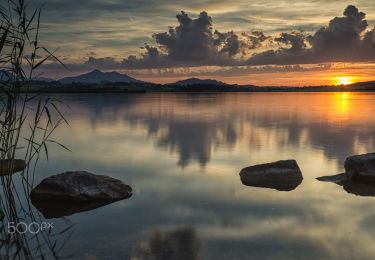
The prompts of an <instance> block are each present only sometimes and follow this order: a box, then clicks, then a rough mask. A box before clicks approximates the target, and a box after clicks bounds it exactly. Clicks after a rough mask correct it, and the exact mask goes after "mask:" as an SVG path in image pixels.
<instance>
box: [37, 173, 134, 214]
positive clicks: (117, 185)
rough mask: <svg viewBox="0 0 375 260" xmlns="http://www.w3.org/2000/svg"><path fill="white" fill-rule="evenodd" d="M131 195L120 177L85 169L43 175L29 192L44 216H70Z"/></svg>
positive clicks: (130, 191) (129, 189) (130, 189)
mask: <svg viewBox="0 0 375 260" xmlns="http://www.w3.org/2000/svg"><path fill="white" fill-rule="evenodd" d="M131 196H132V188H131V187H130V186H128V185H126V184H124V183H123V182H121V181H120V180H116V179H113V178H111V177H108V176H104V175H95V174H92V173H89V172H85V171H76V172H65V173H61V174H58V175H54V176H51V177H48V178H46V179H44V180H43V181H42V182H41V183H40V184H39V185H38V186H36V187H35V188H34V189H33V190H32V191H31V194H30V198H31V201H32V203H33V204H34V206H35V207H36V208H38V209H39V210H40V211H41V212H42V213H43V214H44V215H45V217H49V218H52V217H61V216H68V215H71V214H74V213H77V212H82V211H87V210H91V209H94V208H98V207H101V206H104V205H106V204H109V203H112V202H115V201H118V200H122V199H126V198H129V197H131Z"/></svg>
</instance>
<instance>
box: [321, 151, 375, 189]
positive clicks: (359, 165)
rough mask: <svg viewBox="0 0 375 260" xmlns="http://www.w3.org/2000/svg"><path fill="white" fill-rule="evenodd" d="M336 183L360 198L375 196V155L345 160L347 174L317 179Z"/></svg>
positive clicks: (358, 156) (357, 156)
mask: <svg viewBox="0 0 375 260" xmlns="http://www.w3.org/2000/svg"><path fill="white" fill-rule="evenodd" d="M317 179H318V180H320V181H327V182H334V183H336V184H338V185H340V186H342V187H343V188H344V190H345V191H347V192H348V193H351V194H355V195H358V196H375V153H368V154H361V155H354V156H350V157H348V158H346V160H345V173H342V174H337V175H333V176H323V177H319V178H317Z"/></svg>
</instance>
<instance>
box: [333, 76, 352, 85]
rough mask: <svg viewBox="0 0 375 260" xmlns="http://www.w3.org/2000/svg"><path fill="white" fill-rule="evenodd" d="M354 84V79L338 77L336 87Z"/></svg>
mask: <svg viewBox="0 0 375 260" xmlns="http://www.w3.org/2000/svg"><path fill="white" fill-rule="evenodd" d="M352 83H353V78H352V77H349V76H345V77H336V85H337V86H343V85H350V84H352Z"/></svg>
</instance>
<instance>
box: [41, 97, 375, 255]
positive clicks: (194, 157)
mask: <svg viewBox="0 0 375 260" xmlns="http://www.w3.org/2000/svg"><path fill="white" fill-rule="evenodd" d="M59 98H60V99H61V100H62V101H63V102H64V104H66V105H68V106H69V107H64V108H63V112H64V114H65V115H66V117H67V120H68V121H69V124H70V127H69V126H67V125H64V126H61V127H60V128H58V129H57V131H56V132H55V134H54V139H56V140H58V141H59V142H61V143H63V144H64V145H65V146H67V147H68V148H69V149H71V150H72V152H69V151H66V150H64V149H61V148H60V147H58V146H56V145H51V146H50V151H49V155H50V158H49V161H48V162H47V161H42V162H40V164H39V166H38V169H37V173H36V180H35V183H39V181H41V180H42V179H43V178H45V177H47V176H50V175H53V174H57V173H61V172H64V171H69V170H87V171H90V172H93V173H97V174H105V175H109V176H112V177H114V178H117V179H120V180H122V181H123V182H124V183H126V184H129V185H130V186H131V187H132V188H133V190H134V193H133V196H132V197H131V198H129V199H126V200H123V201H119V202H115V203H113V204H110V205H107V206H104V207H102V208H98V209H95V210H91V211H87V212H82V213H77V214H74V215H71V216H69V217H67V218H68V219H69V221H70V222H71V223H73V225H74V226H73V228H72V229H71V231H72V232H73V234H72V235H71V236H70V238H68V239H67V241H66V244H65V245H64V247H63V248H62V250H61V252H62V255H65V256H71V257H73V258H75V259H132V260H135V259H163V260H164V259H165V260H169V259H178V260H184V259H185V260H194V259H215V260H220V259H292V258H294V259H353V258H356V259H374V258H375V247H374V246H373V241H374V239H375V222H374V221H373V219H374V218H375V207H374V206H375V198H374V197H371V196H368V197H365V196H356V195H355V194H350V193H347V192H346V191H345V190H344V189H343V188H342V187H340V186H339V185H336V184H333V183H326V182H320V181H317V180H316V178H317V177H320V176H324V175H333V174H338V173H342V172H343V171H344V167H343V163H344V160H345V158H346V157H348V156H350V155H354V154H362V153H367V152H374V151H375V116H374V113H375V95H374V94H366V93H208V94H198V93H197V94H181V93H179V94H171V93H161V94H158V93H155V94H116V95H115V94H92V95H85V94H83V95H60V96H59ZM283 159H295V160H297V162H298V164H299V166H300V168H301V171H302V173H303V176H304V180H303V182H302V184H301V185H300V186H298V187H297V188H296V189H295V190H293V191H290V192H282V191H277V190H273V189H265V188H255V187H249V186H244V185H243V184H242V183H241V181H240V177H239V172H240V170H241V169H242V168H244V167H247V166H250V165H255V164H259V163H266V162H273V161H278V160H283ZM51 221H52V222H53V223H55V226H56V227H55V228H56V229H59V228H60V227H62V223H63V222H65V221H66V220H63V219H52V220H49V222H51Z"/></svg>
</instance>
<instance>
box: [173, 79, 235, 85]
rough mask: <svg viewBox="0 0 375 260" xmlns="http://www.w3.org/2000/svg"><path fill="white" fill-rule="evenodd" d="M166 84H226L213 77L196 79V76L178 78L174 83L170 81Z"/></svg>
mask: <svg viewBox="0 0 375 260" xmlns="http://www.w3.org/2000/svg"><path fill="white" fill-rule="evenodd" d="M168 85H177V86H189V85H215V86H225V85H228V84H226V83H224V82H221V81H218V80H214V79H198V78H189V79H184V80H179V81H177V82H175V83H170V84H168Z"/></svg>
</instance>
